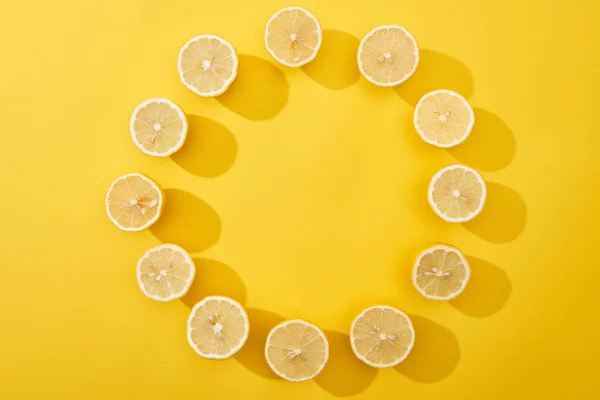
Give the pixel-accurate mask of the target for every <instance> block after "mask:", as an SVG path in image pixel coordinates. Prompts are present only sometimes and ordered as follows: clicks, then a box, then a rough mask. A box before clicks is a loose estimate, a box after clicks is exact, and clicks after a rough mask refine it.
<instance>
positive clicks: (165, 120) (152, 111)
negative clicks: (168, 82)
mask: <svg viewBox="0 0 600 400" xmlns="http://www.w3.org/2000/svg"><path fill="white" fill-rule="evenodd" d="M187 128H188V124H187V120H186V119H185V114H184V113H183V111H181V108H179V107H178V106H177V105H176V104H175V103H173V102H172V101H171V100H168V99H150V100H146V101H144V102H143V103H142V104H140V105H139V106H137V107H136V108H135V110H133V114H131V120H130V122H129V132H130V133H131V139H133V143H135V145H136V146H137V148H138V149H140V150H141V151H142V152H144V153H145V154H148V155H150V156H157V157H167V156H170V155H171V154H173V153H175V152H176V151H177V150H179V149H180V148H181V146H183V142H185V138H186V136H187Z"/></svg>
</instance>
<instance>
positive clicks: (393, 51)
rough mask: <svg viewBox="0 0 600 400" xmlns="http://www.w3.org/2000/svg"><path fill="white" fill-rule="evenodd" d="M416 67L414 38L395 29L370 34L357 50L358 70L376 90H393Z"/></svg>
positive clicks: (385, 28)
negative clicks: (385, 88)
mask: <svg viewBox="0 0 600 400" xmlns="http://www.w3.org/2000/svg"><path fill="white" fill-rule="evenodd" d="M418 64H419V48H418V46H417V42H416V40H415V38H414V37H413V35H411V34H410V32H408V31H407V30H406V29H404V28H403V27H401V26H398V25H385V26H380V27H377V28H375V29H373V30H372V31H371V32H369V33H368V34H367V35H366V36H365V37H364V38H363V40H362V41H361V42H360V45H359V46H358V68H359V69H360V72H361V74H363V76H364V77H365V78H366V79H367V80H368V81H369V82H371V83H373V84H375V85H377V86H396V85H399V84H401V83H402V82H404V81H406V80H407V79H408V78H410V77H411V75H412V74H413V73H414V72H415V70H416V69H417V65H418Z"/></svg>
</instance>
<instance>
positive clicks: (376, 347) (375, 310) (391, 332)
mask: <svg viewBox="0 0 600 400" xmlns="http://www.w3.org/2000/svg"><path fill="white" fill-rule="evenodd" d="M414 342H415V331H414V329H413V326H412V323H411V322H410V319H409V318H408V316H407V315H406V314H404V313H403V312H402V311H400V310H397V309H396V308H394V307H390V306H372V307H369V308H367V309H366V310H365V311H363V312H362V313H360V315H359V316H358V317H356V319H355V320H354V322H353V323H352V328H351V329H350V345H351V346H352V350H353V351H354V354H355V355H356V357H358V358H359V359H360V360H362V361H364V362H365V363H366V364H367V365H370V366H371V367H376V368H387V367H393V366H395V365H397V364H399V363H400V362H402V361H403V360H404V359H405V358H406V356H408V353H410V351H411V350H412V347H413V344H414Z"/></svg>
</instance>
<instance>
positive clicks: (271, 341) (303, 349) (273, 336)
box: [265, 319, 329, 382]
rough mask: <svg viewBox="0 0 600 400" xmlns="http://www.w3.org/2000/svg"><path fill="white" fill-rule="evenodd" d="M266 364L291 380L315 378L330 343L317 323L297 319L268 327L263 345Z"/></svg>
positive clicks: (327, 357) (300, 380)
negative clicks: (268, 331)
mask: <svg viewBox="0 0 600 400" xmlns="http://www.w3.org/2000/svg"><path fill="white" fill-rule="evenodd" d="M265 357H266V359H267V363H268V364H269V366H270V367H271V369H272V370H273V372H275V373H276V374H277V375H279V376H280V377H282V378H283V379H286V380H288V381H291V382H302V381H306V380H308V379H311V378H314V377H315V376H317V375H318V374H319V372H321V370H322V369H323V367H325V364H326V363H327V360H328V359H329V343H328V342H327V338H326V337H325V334H323V331H321V330H320V329H319V328H318V327H317V326H315V325H313V324H311V323H308V322H306V321H303V320H300V319H297V320H293V321H286V322H283V323H281V324H279V325H277V326H276V327H275V328H273V329H272V330H271V332H270V333H269V336H268V337H267V344H266V346H265Z"/></svg>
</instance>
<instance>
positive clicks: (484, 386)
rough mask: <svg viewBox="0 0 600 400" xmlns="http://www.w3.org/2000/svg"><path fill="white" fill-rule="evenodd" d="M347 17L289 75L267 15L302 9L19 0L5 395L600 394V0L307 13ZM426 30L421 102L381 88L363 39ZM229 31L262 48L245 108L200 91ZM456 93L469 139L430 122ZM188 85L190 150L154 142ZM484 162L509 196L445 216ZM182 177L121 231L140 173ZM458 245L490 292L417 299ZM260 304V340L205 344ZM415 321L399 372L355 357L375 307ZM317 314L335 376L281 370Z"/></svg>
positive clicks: (7, 226) (7, 105) (264, 4)
mask: <svg viewBox="0 0 600 400" xmlns="http://www.w3.org/2000/svg"><path fill="white" fill-rule="evenodd" d="M296 3H297V5H302V6H304V7H306V8H308V9H309V10H311V11H312V12H313V13H314V14H315V15H316V16H317V17H318V18H319V19H320V22H321V25H322V28H323V29H324V43H323V46H322V48H321V52H320V54H319V56H318V57H317V58H316V59H315V61H314V62H313V63H312V64H310V65H309V66H307V67H305V68H302V69H288V68H284V67H282V66H279V65H276V64H275V63H274V61H273V60H272V59H271V58H270V57H269V55H268V53H267V51H266V49H265V48H264V45H263V41H262V35H263V31H264V24H265V23H266V21H267V20H268V18H269V17H270V16H271V15H272V14H273V13H274V12H275V11H277V10H278V9H279V8H281V7H283V6H287V5H290V4H289V3H287V2H284V1H279V0H277V1H276V0H262V1H257V2H253V1H246V0H231V1H227V2H221V1H213V2H209V1H198V0H196V1H189V0H188V1H180V0H174V1H165V0H144V1H140V0H133V1H117V0H106V1H93V2H92V1H66V0H56V1H41V0H35V1H21V2H9V3H6V4H4V5H3V10H2V13H1V15H0V34H1V35H0V36H1V39H0V41H1V47H0V48H1V50H2V63H1V66H0V73H1V77H0V93H1V100H0V101H1V104H0V110H1V116H2V118H1V119H0V120H1V121H2V139H3V140H2V149H3V151H2V153H3V154H2V157H1V161H0V170H1V171H2V172H1V174H2V196H0V208H1V210H2V221H1V222H0V227H1V228H0V229H1V231H0V232H1V237H0V253H1V254H2V256H1V260H2V267H1V268H2V270H3V273H2V274H1V275H0V277H1V280H2V282H3V284H2V289H1V290H0V304H2V313H1V317H0V321H1V322H0V326H1V334H0V385H1V387H0V391H1V393H2V395H1V397H2V398H4V399H42V398H47V399H54V398H56V399H82V398H85V399H107V398H127V399H144V400H149V399H201V398H202V399H235V398H247V399H259V398H262V399H309V398H310V399H315V400H317V399H333V398H335V397H337V396H355V398H357V399H380V398H384V396H385V397H386V398H387V397H394V398H396V397H397V398H400V397H401V398H410V399H434V398H452V399H454V398H456V399H482V398H485V399H505V398H513V399H514V398H518V399H532V398H549V399H562V398H570V397H572V396H575V397H578V398H585V399H588V398H589V399H591V398H598V396H600V392H599V389H598V386H597V382H596V381H597V377H596V372H597V359H598V357H599V356H600V351H599V345H598V341H597V327H598V322H597V315H598V311H597V305H598V302H597V300H596V297H597V282H598V278H599V273H598V266H599V264H598V256H597V254H598V251H597V248H598V244H597V242H598V239H599V235H598V225H599V222H600V221H599V217H598V206H597V202H598V198H599V196H600V190H599V189H598V187H599V184H600V178H599V175H600V174H599V172H600V168H599V160H598V155H597V152H598V150H600V147H599V145H600V140H599V137H600V132H599V131H598V127H599V126H600V125H599V123H598V118H599V112H598V101H597V100H598V93H599V90H600V85H599V78H598V71H599V70H600V52H599V50H600V48H599V43H600V28H599V26H600V25H598V17H599V13H598V11H599V9H600V7H599V5H598V4H599V3H598V2H597V1H592V0H590V1H572V2H558V1H541V0H536V1H523V0H507V1H502V2H492V1H477V0H453V1H448V0H428V1H398V0H370V1H366V2H356V1H353V2H350V1H344V2H342V1H324V0H303V1H298V2H296ZM390 23H393V24H401V25H403V26H405V27H406V28H407V29H408V30H410V31H411V32H412V33H413V34H414V36H415V37H416V38H417V40H418V42H419V45H420V48H421V65H420V66H419V70H418V72H417V73H416V74H415V75H414V76H413V77H412V78H411V79H410V80H409V81H408V82H407V83H406V84H404V85H402V86H401V87H400V88H398V89H382V88H377V87H374V86H372V85H370V84H369V83H367V82H366V81H365V80H364V79H363V78H359V76H358V72H357V67H356V63H355V52H356V48H357V45H358V41H359V40H360V38H362V36H363V35H364V34H366V33H367V32H368V31H369V30H370V29H372V28H373V27H375V26H377V25H381V24H390ZM200 33H214V34H218V35H222V36H223V37H225V38H226V39H227V40H229V41H230V42H232V43H233V44H234V45H235V46H236V48H237V50H238V53H239V55H240V71H239V78H238V81H237V82H236V83H235V84H234V85H233V86H232V87H231V88H230V90H229V92H227V93H226V94H225V95H223V96H222V97H221V98H219V99H202V98H200V97H198V96H196V95H195V94H193V93H192V92H190V91H188V90H187V89H185V88H184V86H183V85H182V84H181V83H180V82H179V78H178V75H177V70H176V59H177V54H178V51H179V48H180V46H181V45H183V44H184V43H185V42H186V41H187V40H188V39H189V38H191V37H192V36H195V35H197V34H200ZM438 88H448V89H454V90H457V91H459V92H460V93H462V94H463V95H465V96H466V97H468V99H469V101H470V102H471V104H472V105H473V107H474V109H475V113H476V123H475V129H474V131H473V133H472V136H471V137H470V138H469V139H468V141H467V142H465V143H464V144H463V145H461V146H460V147H458V148H457V149H455V150H451V151H446V150H441V149H436V148H434V147H432V146H429V145H427V144H425V143H424V142H422V141H421V140H420V139H419V138H418V136H417V134H416V133H415V131H414V129H413V128H412V126H411V117H412V112H413V107H414V105H415V103H416V101H417V99H418V98H419V97H420V96H421V95H422V94H424V93H425V92H427V91H429V90H432V89H438ZM157 96H162V97H168V98H170V99H172V100H173V101H175V102H177V103H178V104H180V105H181V106H182V108H183V109H184V110H185V112H186V113H187V114H188V115H189V120H190V137H189V139H188V140H189V141H188V142H187V143H186V145H185V147H184V148H183V149H182V150H181V152H180V153H179V154H177V155H176V156H174V157H172V158H166V159H157V158H152V157H148V156H145V155H144V154H142V153H141V152H140V151H138V150H137V149H136V148H135V146H134V145H133V143H132V142H131V139H130V137H129V132H128V121H129V116H130V113H131V111H132V110H133V108H134V107H135V106H136V105H137V104H138V103H140V102H141V101H143V100H145V99H147V98H150V97H157ZM457 161H458V162H462V163H465V164H467V165H469V166H471V167H474V168H476V169H478V170H479V171H481V173H482V175H483V177H484V179H485V180H486V181H487V183H488V189H489V193H488V203H487V205H486V208H485V209H484V211H483V213H482V214H481V215H480V216H479V217H478V218H477V219H476V220H474V221H473V222H471V223H467V224H464V225H462V226H461V225H451V224H448V223H445V222H443V221H442V220H441V219H439V218H437V217H436V216H435V215H434V214H433V212H432V211H431V210H430V209H429V208H428V205H427V202H426V188H427V184H428V182H429V179H430V177H431V176H432V175H433V174H434V173H435V172H436V171H437V170H438V169H439V168H441V167H443V166H445V165H448V164H450V163H454V162H457ZM134 171H136V172H143V173H146V174H148V175H150V176H152V177H153V178H154V179H156V180H157V181H158V182H159V183H160V184H161V185H162V186H163V187H164V188H166V193H167V201H168V206H167V209H166V213H165V214H164V216H163V218H162V219H161V220H160V221H159V222H158V223H157V225H155V227H153V228H152V229H150V230H149V231H146V232H142V233H138V234H136V233H126V232H121V231H119V230H118V229H117V228H116V227H115V226H113V225H112V223H111V222H110V221H109V220H108V218H107V217H106V215H105V211H104V196H105V193H106V190H107V188H108V186H109V185H110V183H111V182H112V181H113V179H115V178H116V177H117V176H119V175H121V174H124V173H127V172H134ZM161 242H175V243H178V244H180V245H183V246H184V247H186V248H187V249H188V250H189V251H190V252H192V253H193V256H194V258H195V260H196V263H197V267H198V274H197V278H196V282H195V283H194V285H193V287H192V290H191V292H190V293H189V295H187V296H186V297H185V298H184V299H183V301H175V302H172V303H169V304H159V303H157V302H153V301H150V300H148V299H146V298H145V297H144V296H143V295H142V294H141V293H140V291H139V289H138V287H137V283H136V280H135V274H134V268H135V263H136V261H137V259H138V258H139V256H140V255H141V254H142V253H143V252H144V251H145V250H146V249H147V248H149V247H151V246H154V245H157V244H159V243H161ZM436 242H447V243H451V244H453V245H456V246H458V247H459V248H461V249H462V250H463V252H464V253H465V254H466V255H467V256H468V259H469V261H470V262H471V266H472V271H473V272H472V281H471V283H470V286H469V287H468V288H467V290H466V291H465V293H464V295H463V296H462V297H461V298H460V299H457V300H456V301H453V302H450V303H449V304H448V303H437V302H432V301H427V300H425V299H424V298H422V297H420V295H419V294H418V293H417V292H416V291H415V290H414V289H413V288H412V286H411V282H410V273H411V267H412V262H413V259H414V256H415V255H416V254H417V253H418V252H419V251H421V250H422V249H424V248H425V247H426V246H428V245H430V244H432V243H436ZM207 294H225V295H229V296H232V297H234V298H236V299H238V300H239V301H240V302H242V303H243V304H244V305H245V306H246V307H247V308H248V313H249V316H250V322H251V332H252V333H251V337H250V340H249V342H248V343H247V345H246V346H245V348H244V349H243V350H242V351H241V352H240V353H239V354H238V355H237V356H235V357H234V358H233V359H230V360H228V361H224V362H215V361H208V360H203V359H201V358H200V357H198V356H197V355H196V354H195V353H194V352H193V351H192V350H191V349H190V348H189V346H188V344H187V342H186V339H185V324H186V319H187V316H188V313H189V308H190V307H191V306H192V305H193V304H194V303H195V302H196V301H198V300H199V299H200V298H202V297H203V296H205V295H207ZM374 303H385V304H390V305H394V306H397V307H399V308H400V309H402V310H404V311H406V312H407V313H409V314H410V315H411V316H412V318H413V320H414V324H415V329H416V345H415V348H414V351H413V353H412V354H411V355H410V356H409V358H408V359H407V360H406V362H404V363H403V364H401V365H400V366H399V367H397V368H395V369H387V370H380V371H376V370H374V369H370V368H368V367H366V366H365V365H363V364H361V363H360V362H358V361H357V360H356V359H355V358H354V357H353V356H352V354H351V351H350V347H349V345H348V337H347V332H348V329H349V326H350V323H351V321H352V319H353V318H354V316H355V315H356V314H357V313H359V312H360V311H361V310H362V309H363V308H365V307H367V306H369V305H371V304H374ZM299 317H301V318H305V319H307V320H310V321H312V322H314V323H316V324H318V325H319V326H320V327H322V329H324V330H325V331H326V333H327V335H328V337H329V340H330V342H331V359H330V363H329V365H328V366H327V367H326V368H325V369H324V371H323V372H322V374H321V375H319V376H318V377H317V378H316V379H315V380H313V381H309V382H305V383H302V384H290V383H287V382H284V381H282V380H280V379H275V378H274V375H273V374H272V373H270V372H269V370H268V368H267V366H266V364H265V362H264V360H263V356H262V346H263V342H264V338H265V336H266V332H267V331H268V330H269V329H270V328H271V327H272V326H273V325H274V324H275V323H276V322H278V321H280V320H282V319H284V318H299Z"/></svg>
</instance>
